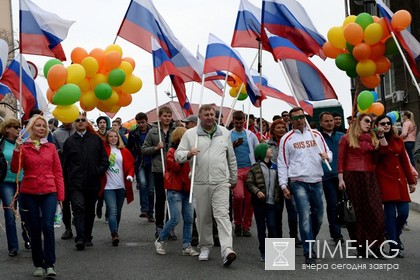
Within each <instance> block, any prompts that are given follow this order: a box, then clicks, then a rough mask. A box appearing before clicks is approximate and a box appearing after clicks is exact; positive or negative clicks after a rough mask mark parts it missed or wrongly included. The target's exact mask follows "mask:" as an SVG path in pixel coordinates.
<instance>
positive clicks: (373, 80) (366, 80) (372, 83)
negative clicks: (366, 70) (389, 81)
mask: <svg viewBox="0 0 420 280" xmlns="http://www.w3.org/2000/svg"><path fill="white" fill-rule="evenodd" d="M360 81H361V82H362V84H363V85H364V86H365V87H367V88H376V87H377V86H379V84H380V83H381V78H380V77H379V75H378V74H373V75H372V76H369V77H360Z"/></svg>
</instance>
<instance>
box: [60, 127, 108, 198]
mask: <svg viewBox="0 0 420 280" xmlns="http://www.w3.org/2000/svg"><path fill="white" fill-rule="evenodd" d="M108 166H109V161H108V156H107V154H106V151H105V147H104V144H103V142H102V140H101V139H100V138H99V136H97V135H95V134H92V133H90V132H89V131H86V133H85V135H84V136H83V138H82V137H81V136H80V135H79V134H78V133H77V132H75V133H74V134H73V135H72V136H70V137H69V138H67V140H66V141H65V142H64V146H63V172H64V181H65V184H66V186H68V187H69V190H70V191H71V190H97V191H99V189H100V186H101V177H102V176H103V175H104V174H105V172H106V171H107V169H108Z"/></svg>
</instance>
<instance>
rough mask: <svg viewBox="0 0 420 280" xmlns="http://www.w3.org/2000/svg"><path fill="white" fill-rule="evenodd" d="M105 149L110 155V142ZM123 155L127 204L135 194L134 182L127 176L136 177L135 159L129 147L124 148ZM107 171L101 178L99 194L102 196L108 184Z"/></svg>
mask: <svg viewBox="0 0 420 280" xmlns="http://www.w3.org/2000/svg"><path fill="white" fill-rule="evenodd" d="M105 150H106V153H107V155H108V157H109V154H110V153H111V147H110V146H109V145H108V144H105ZM120 150H121V155H122V158H123V162H122V165H123V173H124V187H125V197H126V198H127V204H129V203H130V202H131V201H133V200H134V194H133V183H132V182H130V181H128V180H127V176H131V177H134V162H135V159H134V157H133V155H132V154H131V152H130V151H129V150H128V149H127V148H122V149H120ZM106 181H107V178H106V172H105V175H104V176H102V178H101V190H100V191H99V196H100V197H101V196H102V195H103V193H104V190H105V185H106Z"/></svg>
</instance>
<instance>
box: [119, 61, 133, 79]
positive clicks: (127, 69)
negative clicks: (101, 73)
mask: <svg viewBox="0 0 420 280" xmlns="http://www.w3.org/2000/svg"><path fill="white" fill-rule="evenodd" d="M119 68H120V69H121V70H123V71H124V73H125V76H126V77H130V76H131V74H133V65H131V64H130V63H129V62H127V61H121V64H120V67H119Z"/></svg>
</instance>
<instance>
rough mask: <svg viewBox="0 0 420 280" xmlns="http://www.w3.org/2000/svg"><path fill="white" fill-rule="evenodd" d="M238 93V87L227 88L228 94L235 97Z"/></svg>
mask: <svg viewBox="0 0 420 280" xmlns="http://www.w3.org/2000/svg"><path fill="white" fill-rule="evenodd" d="M238 93H239V88H237V87H233V88H231V89H230V90H229V95H230V96H232V97H233V98H235V97H236V96H237V95H238Z"/></svg>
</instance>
